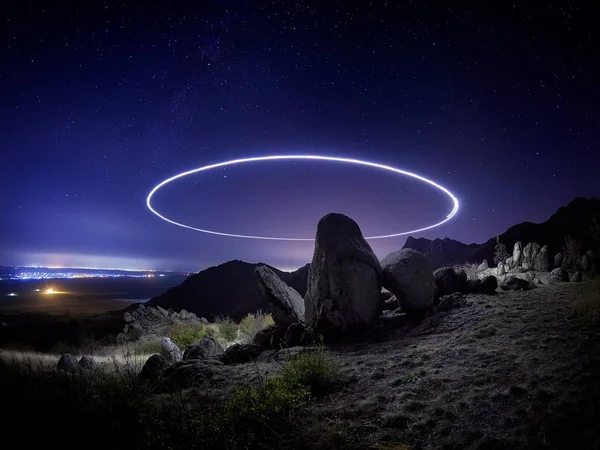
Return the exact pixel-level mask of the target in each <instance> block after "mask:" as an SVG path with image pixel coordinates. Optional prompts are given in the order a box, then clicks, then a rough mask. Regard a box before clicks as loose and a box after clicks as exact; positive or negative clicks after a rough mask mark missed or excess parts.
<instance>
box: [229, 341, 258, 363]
mask: <svg viewBox="0 0 600 450" xmlns="http://www.w3.org/2000/svg"><path fill="white" fill-rule="evenodd" d="M263 350H264V348H263V347H261V346H259V345H255V344H233V345H232V346H231V347H229V348H227V349H226V350H225V353H223V354H222V355H221V356H220V357H219V361H221V362H222V363H223V364H241V363H247V362H252V361H254V360H255V359H256V357H257V356H258V355H260V354H261V353H262V352H263Z"/></svg>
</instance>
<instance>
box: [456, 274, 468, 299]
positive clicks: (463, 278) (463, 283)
mask: <svg viewBox="0 0 600 450" xmlns="http://www.w3.org/2000/svg"><path fill="white" fill-rule="evenodd" d="M456 276H457V279H458V285H457V288H458V292H461V293H463V294H466V293H467V292H469V288H468V283H467V281H468V279H469V277H468V275H467V272H466V271H465V269H461V270H459V271H458V272H456Z"/></svg>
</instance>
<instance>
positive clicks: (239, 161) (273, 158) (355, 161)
mask: <svg viewBox="0 0 600 450" xmlns="http://www.w3.org/2000/svg"><path fill="white" fill-rule="evenodd" d="M289 159H301V160H316V161H334V162H340V163H346V164H356V165H360V166H368V167H374V168H376V169H381V170H387V171H390V172H395V173H398V174H400V175H406V176H408V177H411V178H415V179H417V180H419V181H422V182H424V183H427V184H429V185H431V186H433V187H435V188H436V189H439V190H440V191H442V192H443V193H444V194H446V195H447V196H448V197H449V198H450V200H451V201H452V210H451V211H450V214H448V215H447V216H446V217H445V218H444V220H442V221H441V222H438V223H434V224H433V225H429V226H426V227H423V228H418V229H416V230H409V231H402V232H400V233H393V234H386V235H381V236H369V237H366V238H365V239H387V238H393V237H398V236H405V235H407V234H415V233H419V232H421V231H426V230H431V229H432V228H435V227H439V226H440V225H442V224H444V223H446V222H448V221H449V220H450V219H452V217H454V216H455V215H456V213H457V212H458V206H459V204H458V199H457V198H456V197H455V196H454V195H453V194H452V193H451V192H450V191H449V190H448V189H446V188H445V187H443V186H441V185H439V184H438V183H436V182H435V181H432V180H429V179H427V178H425V177H423V176H421V175H418V174H416V173H413V172H408V171H406V170H401V169H396V168H395V167H391V166H386V165H384V164H377V163H373V162H369V161H361V160H359V159H351V158H337V157H334V156H319V155H273V156H258V157H254V158H242V159H234V160H231V161H225V162H220V163H217V164H211V165H209V166H204V167H199V168H197V169H193V170H188V171H187V172H182V173H180V174H177V175H175V176H173V177H171V178H167V179H166V180H164V181H162V182H160V183H159V184H157V185H156V186H154V188H153V189H152V190H151V191H150V193H149V194H148V197H147V198H146V205H147V206H148V209H149V210H150V211H152V212H153V213H154V214H156V215H157V216H158V217H160V218H161V219H162V220H164V221H166V222H169V223H172V224H173V225H177V226H179V227H182V228H187V229H189V230H194V231H200V232H202V233H208V234H215V235H218V236H227V237H236V238H244V239H264V240H269V241H314V238H295V237H271V236H248V235H244V234H233V233H221V232H219V231H213V230H204V229H202V228H196V227H192V226H190V225H186V224H184V223H179V222H176V221H174V220H171V219H169V218H167V217H165V216H163V215H162V214H160V213H159V212H158V211H156V210H155V209H154V208H153V207H152V197H153V196H154V194H156V193H157V192H158V191H159V190H160V189H161V188H163V187H164V186H166V185H167V184H169V183H171V182H172V181H175V180H177V179H179V178H183V177H187V176H188V175H192V174H194V173H198V172H204V171H207V170H211V169H216V168H217V167H225V166H232V165H234V164H243V163H251V162H258V161H281V160H289Z"/></svg>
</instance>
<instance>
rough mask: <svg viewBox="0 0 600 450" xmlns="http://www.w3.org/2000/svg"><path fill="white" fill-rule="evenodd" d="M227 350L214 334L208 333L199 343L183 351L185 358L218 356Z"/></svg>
mask: <svg viewBox="0 0 600 450" xmlns="http://www.w3.org/2000/svg"><path fill="white" fill-rule="evenodd" d="M224 351H225V350H224V349H223V347H222V346H221V344H219V343H218V342H217V341H216V340H215V338H213V337H212V335H210V334H207V335H206V336H204V337H203V338H202V340H201V341H200V342H198V343H197V344H194V345H191V346H189V347H188V348H186V349H185V351H184V352H183V359H184V360H186V361H187V360H189V359H210V358H218V357H219V356H221V355H222V354H223V352H224Z"/></svg>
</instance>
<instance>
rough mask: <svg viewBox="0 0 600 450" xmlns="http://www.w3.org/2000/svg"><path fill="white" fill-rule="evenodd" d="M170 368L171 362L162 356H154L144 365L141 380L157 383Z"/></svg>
mask: <svg viewBox="0 0 600 450" xmlns="http://www.w3.org/2000/svg"><path fill="white" fill-rule="evenodd" d="M167 367H169V361H167V358H165V357H164V356H162V355H152V356H150V358H148V360H147V361H146V362H145V363H144V367H142V371H141V372H140V374H139V378H140V379H142V380H146V381H156V380H158V379H159V378H160V376H161V375H162V374H163V372H164V371H165V370H166V369H167Z"/></svg>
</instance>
